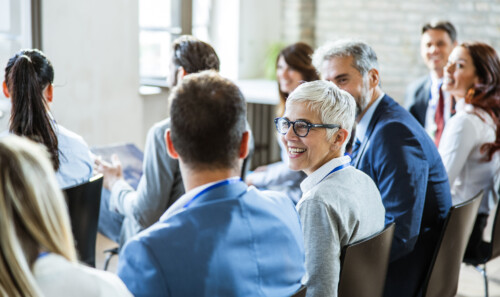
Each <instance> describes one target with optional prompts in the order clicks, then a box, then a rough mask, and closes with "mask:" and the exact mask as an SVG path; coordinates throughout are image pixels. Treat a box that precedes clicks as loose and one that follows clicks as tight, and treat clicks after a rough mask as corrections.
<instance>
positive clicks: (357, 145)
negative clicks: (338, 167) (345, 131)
mask: <svg viewBox="0 0 500 297" xmlns="http://www.w3.org/2000/svg"><path fill="white" fill-rule="evenodd" d="M360 147H361V141H359V139H358V138H357V137H356V139H354V145H353V146H352V153H351V156H352V158H351V159H352V160H351V164H354V160H356V157H357V156H358V151H359V148H360Z"/></svg>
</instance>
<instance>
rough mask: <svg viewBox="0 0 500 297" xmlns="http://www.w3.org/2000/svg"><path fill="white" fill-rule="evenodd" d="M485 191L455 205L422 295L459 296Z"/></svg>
mask: <svg viewBox="0 0 500 297" xmlns="http://www.w3.org/2000/svg"><path fill="white" fill-rule="evenodd" d="M482 197H483V192H482V191H481V192H480V193H479V194H477V195H476V196H474V198H472V199H470V200H469V201H466V202H464V203H461V204H458V205H455V206H452V207H451V208H450V211H449V213H448V216H447V217H446V220H445V222H444V225H443V229H442V231H441V235H440V238H439V240H438V243H437V246H436V250H435V252H434V256H433V259H432V261H431V265H430V268H429V272H428V273H427V276H426V279H425V281H424V285H423V286H422V293H423V294H422V296H424V297H443V296H455V294H456V292H457V287H458V275H459V273H460V264H461V263H462V259H463V257H464V253H465V248H466V246H467V242H468V241H469V238H470V234H471V232H472V228H473V227H474V222H475V220H476V216H477V211H478V209H479V204H480V202H481V198H482Z"/></svg>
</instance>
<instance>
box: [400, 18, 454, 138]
mask: <svg viewBox="0 0 500 297" xmlns="http://www.w3.org/2000/svg"><path fill="white" fill-rule="evenodd" d="M456 45H457V32H456V30H455V27H454V26H453V25H452V24H451V23H450V22H447V21H439V22H434V23H428V24H425V25H424V26H423V27H422V37H421V41H420V53H421V55H422V58H423V59H424V62H425V64H426V65H427V68H429V71H430V73H429V75H426V76H424V77H421V78H419V79H418V80H416V81H415V82H413V83H412V84H410V85H409V86H408V89H407V90H406V96H405V104H406V106H407V108H408V110H409V111H410V113H411V114H412V115H413V116H414V117H415V118H416V119H417V121H418V122H419V123H420V124H421V125H422V126H423V127H424V128H425V130H426V131H427V133H428V134H429V136H431V138H432V139H433V140H434V143H435V144H436V146H438V145H439V140H440V139H441V134H442V132H443V129H444V125H445V124H446V121H447V120H448V119H449V118H450V117H451V116H452V115H453V114H454V113H455V111H454V101H453V98H452V97H451V95H450V94H448V93H447V92H445V91H443V90H442V89H441V85H442V83H443V71H444V70H443V67H444V66H445V65H446V63H448V56H449V55H450V53H451V51H452V50H453V48H454V47H455V46H456Z"/></svg>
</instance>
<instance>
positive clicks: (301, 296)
mask: <svg viewBox="0 0 500 297" xmlns="http://www.w3.org/2000/svg"><path fill="white" fill-rule="evenodd" d="M306 292H307V287H306V286H304V285H302V286H301V287H300V288H299V290H298V291H297V292H295V294H293V295H292V296H291V297H306Z"/></svg>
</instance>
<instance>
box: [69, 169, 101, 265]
mask: <svg viewBox="0 0 500 297" xmlns="http://www.w3.org/2000/svg"><path fill="white" fill-rule="evenodd" d="M102 179H103V176H102V174H99V175H96V176H94V177H92V178H91V179H90V180H89V181H88V182H86V183H83V184H80V185H77V186H74V187H71V188H67V189H64V190H63V192H64V194H65V196H66V201H67V203H68V210H69V217H70V219H71V230H72V231H73V236H74V238H75V241H76V250H77V252H78V255H79V258H80V260H81V261H82V262H83V263H85V264H87V265H89V266H91V267H95V245H96V238H97V223H98V219H99V207H100V203H101V190H102Z"/></svg>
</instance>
